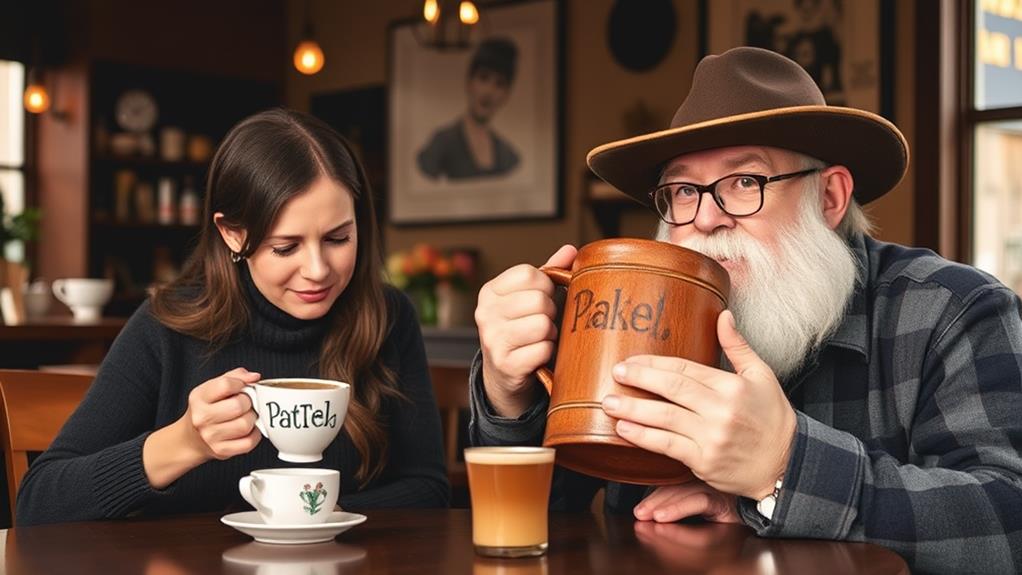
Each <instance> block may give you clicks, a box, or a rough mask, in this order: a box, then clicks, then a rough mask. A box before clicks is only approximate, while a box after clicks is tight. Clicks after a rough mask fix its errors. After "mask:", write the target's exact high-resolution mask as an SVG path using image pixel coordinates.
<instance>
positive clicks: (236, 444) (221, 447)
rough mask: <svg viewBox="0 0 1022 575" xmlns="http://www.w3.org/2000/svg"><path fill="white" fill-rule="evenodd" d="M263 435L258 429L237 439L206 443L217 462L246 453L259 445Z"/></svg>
mask: <svg viewBox="0 0 1022 575" xmlns="http://www.w3.org/2000/svg"><path fill="white" fill-rule="evenodd" d="M262 438H263V435H262V434H261V433H259V430H258V429H252V430H251V431H250V432H249V433H248V434H246V435H244V436H242V437H239V438H237V439H227V440H222V441H216V442H212V443H207V445H209V450H210V453H211V454H212V455H213V457H214V458H216V459H219V460H224V459H230V458H231V457H234V456H236V455H241V454H244V453H248V452H249V451H252V450H253V449H255V448H256V446H257V445H259V442H260V441H262Z"/></svg>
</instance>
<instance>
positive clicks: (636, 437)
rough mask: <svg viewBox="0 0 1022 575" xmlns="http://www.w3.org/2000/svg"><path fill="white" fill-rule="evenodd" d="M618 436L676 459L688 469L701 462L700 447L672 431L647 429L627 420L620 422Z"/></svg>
mask: <svg viewBox="0 0 1022 575" xmlns="http://www.w3.org/2000/svg"><path fill="white" fill-rule="evenodd" d="M615 430H616V431H617V434H618V435H620V436H621V438H622V439H624V440H625V441H629V442H631V443H634V444H635V445H637V446H639V447H641V448H643V449H645V450H647V451H652V452H654V453H660V454H663V455H666V456H667V457H670V458H672V459H676V460H678V461H680V462H682V463H684V464H685V465H687V466H688V467H695V465H694V464H695V463H697V462H698V461H699V455H700V451H699V446H698V445H697V444H696V443H695V442H694V441H692V440H691V439H689V438H687V437H685V436H683V435H678V434H677V433H674V432H672V431H665V430H663V429H657V428H655V427H646V426H645V425H640V424H638V423H633V422H631V421H628V420H626V419H621V420H618V422H617V425H616V426H615Z"/></svg>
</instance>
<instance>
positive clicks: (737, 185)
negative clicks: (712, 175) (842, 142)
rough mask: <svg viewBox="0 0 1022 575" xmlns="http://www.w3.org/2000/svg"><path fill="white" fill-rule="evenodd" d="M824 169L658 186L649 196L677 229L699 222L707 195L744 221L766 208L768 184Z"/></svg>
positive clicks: (726, 210) (730, 214)
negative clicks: (764, 194)
mask: <svg viewBox="0 0 1022 575" xmlns="http://www.w3.org/2000/svg"><path fill="white" fill-rule="evenodd" d="M821 169H822V168H812V169H809V170H802V171H800V172H791V173H790V174H780V175H778V176H764V175H762V174H730V175H727V176H724V177H723V178H721V179H719V180H717V181H716V182H712V183H709V184H706V185H705V186H701V185H699V184H693V183H690V182H668V183H666V184H660V185H659V186H657V187H656V188H655V189H654V190H653V191H652V192H650V193H649V197H650V198H651V199H652V200H653V205H654V206H656V211H657V213H659V214H660V219H662V220H663V221H665V222H667V223H669V224H671V225H674V226H684V225H687V224H691V223H692V222H693V221H695V219H696V214H698V213H699V204H700V203H701V202H702V199H703V194H710V196H711V197H713V201H714V202H716V203H717V206H719V207H720V209H721V210H723V211H724V213H725V214H727V215H729V216H732V217H736V218H741V217H745V216H751V215H752V214H755V213H756V212H758V211H759V210H760V209H762V208H763V190H764V188H765V187H766V185H767V184H770V183H773V182H780V181H782V180H790V179H792V178H799V177H802V176H807V175H809V174H811V173H813V172H819V171H820V170H821Z"/></svg>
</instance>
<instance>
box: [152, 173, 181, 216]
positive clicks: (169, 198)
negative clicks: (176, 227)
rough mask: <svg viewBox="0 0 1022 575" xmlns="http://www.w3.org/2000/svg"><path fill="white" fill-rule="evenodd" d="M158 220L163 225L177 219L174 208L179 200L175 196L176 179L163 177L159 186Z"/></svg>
mask: <svg viewBox="0 0 1022 575" xmlns="http://www.w3.org/2000/svg"><path fill="white" fill-rule="evenodd" d="M156 201H157V204H156V206H157V207H156V221H157V222H158V223H160V224H162V225H165V226H167V225H171V224H173V223H174V220H176V219H177V217H176V216H177V214H176V213H174V212H175V211H176V210H175V209H174V208H175V206H176V205H177V201H176V199H175V198H174V180H172V179H170V178H167V177H163V178H160V182H159V184H158V187H157V200H156Z"/></svg>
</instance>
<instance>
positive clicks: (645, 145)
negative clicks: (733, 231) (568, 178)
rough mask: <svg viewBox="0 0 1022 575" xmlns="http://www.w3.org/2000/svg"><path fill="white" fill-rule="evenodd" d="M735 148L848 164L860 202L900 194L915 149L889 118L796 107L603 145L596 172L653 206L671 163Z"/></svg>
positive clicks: (589, 159) (594, 160) (593, 156)
mask: <svg viewBox="0 0 1022 575" xmlns="http://www.w3.org/2000/svg"><path fill="white" fill-rule="evenodd" d="M731 146H770V147H774V148H782V149H786V150H791V151H793V152H798V153H801V154H805V155H807V156H811V157H813V158H817V159H819V160H822V161H823V162H826V163H827V164H831V165H833V164H838V165H842V166H845V167H847V168H848V169H849V171H851V173H852V179H853V180H854V182H855V189H854V192H853V193H854V196H855V199H856V200H858V202H859V203H860V204H865V203H868V202H871V201H873V200H875V199H877V198H879V197H880V196H882V195H884V194H886V193H887V192H888V191H890V190H891V189H893V188H894V187H895V186H897V185H898V183H899V182H900V181H901V179H902V178H903V177H904V176H905V171H906V170H907V169H908V161H909V153H908V144H907V142H906V141H905V136H904V135H902V133H901V131H900V130H898V128H897V127H896V126H895V125H894V124H892V123H891V122H889V121H887V120H886V119H884V118H883V117H881V116H878V115H876V114H873V113H871V112H867V111H865V110H858V109H854V108H842V107H837V106H795V107H790V108H779V109H774V110H767V111H763V112H754V113H750V114H741V115H737V116H729V117H726V118H720V119H716V120H710V121H707V122H700V123H697V124H690V125H687V126H682V127H680V128H672V129H669V130H663V131H660V132H653V133H651V134H644V135H642V136H636V137H634V138H627V139H624V140H618V141H616V142H610V143H608V144H604V145H602V146H598V147H596V148H594V149H593V150H591V151H590V152H589V154H588V155H587V156H586V163H587V164H588V165H589V168H590V169H591V170H592V171H593V172H594V173H595V174H596V175H597V176H599V177H600V178H602V179H603V180H605V181H606V182H607V183H609V184H611V185H612V186H614V187H616V188H617V189H619V190H621V191H622V192H624V193H626V194H628V195H629V196H631V197H632V198H633V199H635V200H636V201H638V202H640V203H642V204H645V205H647V206H650V205H652V202H651V200H650V197H649V192H650V191H652V189H653V188H654V187H655V186H656V185H657V183H658V180H659V178H660V171H661V170H662V169H663V166H664V164H665V163H666V162H667V161H669V160H671V159H672V158H675V157H677V156H680V155H683V154H688V153H691V152H698V151H703V150H711V149H714V148H726V147H731Z"/></svg>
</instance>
